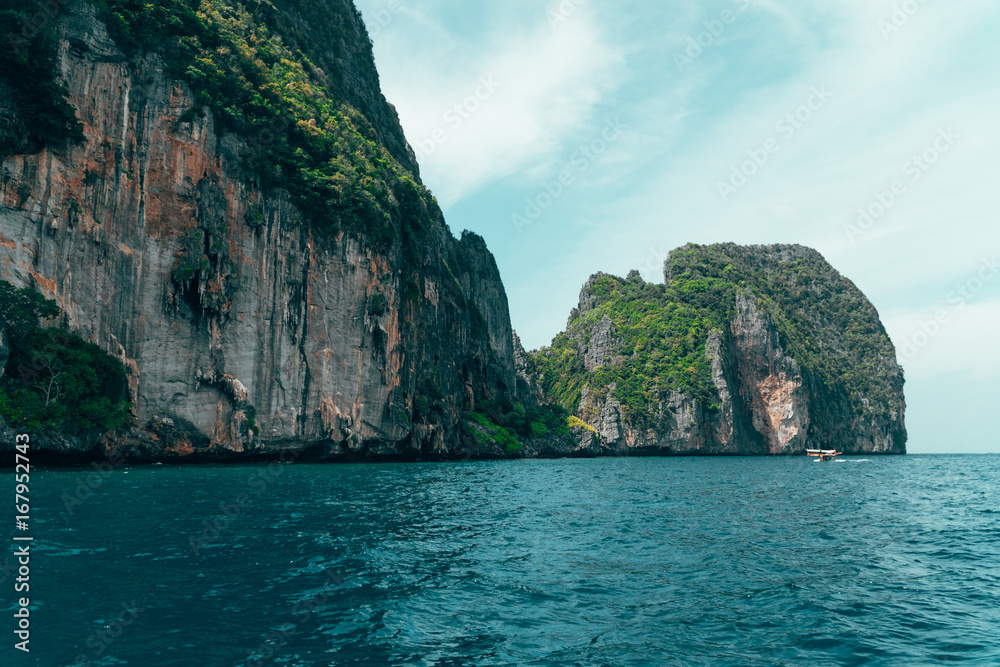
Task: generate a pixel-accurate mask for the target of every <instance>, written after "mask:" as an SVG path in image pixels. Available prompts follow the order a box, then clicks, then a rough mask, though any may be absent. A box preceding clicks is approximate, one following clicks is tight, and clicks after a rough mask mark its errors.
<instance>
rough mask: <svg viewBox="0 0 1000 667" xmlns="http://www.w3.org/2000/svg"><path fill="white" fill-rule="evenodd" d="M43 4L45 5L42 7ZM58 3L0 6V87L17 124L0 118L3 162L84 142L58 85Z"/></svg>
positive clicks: (0, 1) (5, 1) (31, 0)
mask: <svg viewBox="0 0 1000 667" xmlns="http://www.w3.org/2000/svg"><path fill="white" fill-rule="evenodd" d="M43 4H44V5H45V6H44V7H43ZM58 9H59V4H58V3H56V2H50V3H42V2H39V1H37V0H22V1H18V2H14V1H12V0H0V26H2V31H0V35H2V36H0V81H2V82H3V83H5V84H6V85H7V87H8V88H9V90H10V99H8V100H3V101H0V104H4V105H9V106H10V107H11V108H12V109H14V110H16V114H17V117H18V120H19V122H15V121H14V120H13V119H11V118H6V119H5V118H0V157H2V156H5V155H10V154H12V153H17V152H24V151H34V150H38V149H40V148H41V147H42V146H45V145H48V144H62V143H64V142H66V141H79V140H82V139H83V126H82V125H81V124H80V122H79V121H78V120H77V118H76V113H75V110H74V109H73V105H71V104H70V103H69V102H68V101H67V100H66V95H67V91H66V87H65V86H64V85H62V83H61V82H60V81H59V80H58V67H57V66H56V55H57V40H56V36H55V32H54V27H55V16H56V12H57V11H58Z"/></svg>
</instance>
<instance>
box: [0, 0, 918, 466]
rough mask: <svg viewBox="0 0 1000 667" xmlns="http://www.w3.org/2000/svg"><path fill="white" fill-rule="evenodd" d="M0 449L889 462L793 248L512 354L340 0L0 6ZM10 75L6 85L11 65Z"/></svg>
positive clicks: (476, 260)
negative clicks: (838, 454)
mask: <svg viewBox="0 0 1000 667" xmlns="http://www.w3.org/2000/svg"><path fill="white" fill-rule="evenodd" d="M4 7H6V9H3V10H2V11H0V18H2V20H3V21H4V25H5V26H6V25H10V26H20V31H17V30H12V31H11V32H10V34H9V35H8V37H9V39H8V40H7V42H5V43H4V44H3V45H2V47H0V64H3V65H4V67H3V68H2V69H0V158H2V166H0V318H2V321H0V329H2V330H3V335H2V336H0V361H3V363H0V370H3V376H2V377H0V420H2V421H0V448H10V447H12V446H13V442H14V439H13V433H14V432H17V431H21V430H29V431H30V432H31V433H32V437H33V442H34V446H35V448H36V451H38V452H45V453H47V454H48V456H49V460H52V461H56V462H60V461H66V462H72V461H77V460H80V459H87V458H96V457H108V456H113V457H121V458H124V459H131V460H140V461H142V460H177V461H199V460H246V459H252V458H266V457H273V456H274V455H275V454H276V453H278V452H283V451H288V450H293V451H295V452H297V453H298V455H301V456H304V457H308V458H312V459H321V460H341V459H350V460H379V459H416V458H421V459H451V458H468V457H520V456H569V455H579V456H598V455H627V454H646V455H649V454H794V453H801V452H802V451H804V449H805V448H806V447H812V446H827V445H829V446H836V447H838V448H840V449H843V450H844V451H846V452H848V453H852V452H871V453H903V452H904V451H905V442H906V431H905V426H904V410H905V403H904V399H903V393H902V385H903V377H902V372H901V369H900V368H899V366H898V365H897V364H896V360H895V352H894V349H893V346H892V343H891V342H890V340H889V338H888V336H887V335H886V333H885V330H884V329H883V327H882V325H881V323H880V322H879V318H878V314H877V312H876V311H875V309H874V307H873V306H872V305H871V304H870V303H869V302H868V300H867V299H865V297H864V296H863V295H862V294H861V292H860V291H859V290H858V289H857V288H856V287H855V286H854V285H853V284H852V283H850V281H848V280H846V279H845V278H843V277H842V276H840V275H839V274H838V273H837V272H836V271H835V270H834V269H833V268H832V267H830V266H829V264H827V263H826V262H825V261H824V260H823V259H822V257H820V256H819V254H818V253H816V252H815V251H812V250H809V249H806V248H803V247H800V246H766V247H739V246H734V245H719V246H707V247H703V246H687V247H685V248H682V249H680V250H677V251H675V252H674V253H672V254H671V256H670V258H669V260H668V261H667V266H666V270H665V283H664V284H650V283H645V282H643V281H642V280H641V278H639V277H638V274H637V273H633V274H630V275H629V276H628V277H626V278H624V279H622V278H615V277H613V276H608V275H605V274H596V275H595V276H593V277H592V278H591V279H590V280H589V281H588V282H587V284H586V285H585V286H584V288H583V290H582V292H581V296H580V303H579V305H578V307H577V308H576V309H574V310H573V312H572V314H571V316H570V319H569V323H568V326H567V330H566V331H565V332H564V333H562V334H560V335H559V336H557V337H556V339H555V340H554V341H553V343H552V345H551V346H549V347H547V348H544V349H542V350H539V351H536V352H531V353H528V352H526V351H524V350H523V349H522V348H521V346H520V343H519V342H518V341H517V339H516V336H515V335H514V333H513V331H512V329H511V322H510V316H509V311H508V304H507V297H506V294H505V291H504V286H503V283H502V282H501V279H500V275H499V272H498V270H497V266H496V263H495V261H494V259H493V257H492V255H491V254H490V252H489V250H488V249H487V247H486V244H485V243H484V241H483V239H482V238H480V237H479V236H477V235H476V234H473V233H469V232H465V233H463V234H462V235H461V238H455V237H454V236H453V235H452V234H451V232H450V231H449V229H448V227H447V225H446V223H445V221H444V218H443V216H442V214H441V211H440V209H439V208H438V205H437V202H436V201H435V199H434V197H433V196H432V195H431V194H430V193H429V192H428V191H427V190H426V189H425V188H424V186H423V185H422V183H421V181H420V175H419V168H418V165H417V163H416V160H415V158H414V154H413V151H412V150H411V149H410V147H409V145H408V144H407V142H406V139H405V137H404V136H403V132H402V130H401V128H400V126H399V123H398V120H397V117H396V113H395V110H394V109H393V107H392V106H391V105H390V104H389V103H388V102H387V101H386V100H385V99H384V97H383V96H382V94H381V91H380V88H379V83H378V74H377V72H376V70H375V65H374V61H373V58H372V51H371V42H370V40H369V38H368V34H367V32H366V30H365V27H364V25H363V23H362V21H361V18H360V15H359V14H358V12H357V10H356V9H355V7H354V6H353V3H352V2H351V0H323V1H321V2H308V3H307V2H299V1H297V0H275V2H274V3H273V4H272V3H270V2H263V3H257V4H256V5H252V4H244V3H241V2H237V1H235V0H205V1H203V2H202V3H201V4H200V5H198V6H193V5H191V3H183V2H178V1H172V2H165V3H157V4H155V5H153V4H141V3H133V2H124V1H115V0H99V1H97V2H86V1H85V0H64V1H62V2H57V3H41V2H26V3H20V4H18V5H17V6H16V7H12V6H8V5H4ZM23 73H28V76H25V75H23Z"/></svg>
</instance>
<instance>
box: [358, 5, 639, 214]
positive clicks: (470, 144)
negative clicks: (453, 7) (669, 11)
mask: <svg viewBox="0 0 1000 667" xmlns="http://www.w3.org/2000/svg"><path fill="white" fill-rule="evenodd" d="M505 9H506V11H505V12H504V14H505V15H504V16H501V17H499V18H498V17H497V16H492V17H491V18H490V25H491V26H493V27H491V28H487V29H486V30H485V32H480V33H476V34H475V38H474V39H471V40H470V39H469V38H468V35H465V34H462V33H461V32H460V30H459V29H458V28H449V27H446V26H444V25H442V24H441V23H439V22H435V20H434V19H433V18H432V17H431V16H429V15H427V14H422V13H420V12H419V11H418V10H408V12H407V16H405V17H400V18H399V19H398V20H397V21H395V22H394V23H392V24H390V25H389V26H388V27H387V28H386V29H385V30H382V31H381V32H380V34H379V36H378V37H377V38H376V40H375V51H376V58H377V60H378V62H379V65H380V71H381V72H382V84H383V85H382V87H383V91H384V93H385V95H386V97H387V98H388V99H390V100H391V101H392V102H393V104H394V105H395V106H396V108H397V110H398V112H399V115H400V121H401V123H402V125H403V129H404V131H405V132H406V136H407V139H408V140H409V142H410V144H411V145H412V146H413V147H414V149H415V150H416V152H417V154H418V159H419V162H420V165H421V173H422V176H423V179H424V181H425V182H426V183H427V184H428V185H429V186H430V187H431V188H432V189H433V190H434V192H435V194H436V195H437V197H438V200H439V201H440V202H441V203H442V205H443V206H445V207H447V206H448V205H450V204H452V203H454V202H456V201H458V200H460V199H462V198H463V197H465V196H467V195H469V194H470V193H472V192H474V191H476V190H477V189H479V188H481V187H483V186H484V185H485V184H487V183H490V182H492V181H496V180H497V179H501V178H504V177H507V176H510V175H512V174H517V173H519V172H521V171H523V170H530V169H533V170H538V169H539V168H540V166H541V165H543V164H544V163H546V162H551V161H553V160H554V157H553V156H555V155H558V154H559V153H560V151H561V150H562V149H563V148H564V144H565V143H566V142H567V141H568V140H569V138H570V137H571V136H572V135H573V133H574V132H576V131H577V130H579V129H580V128H581V127H584V126H585V125H586V124H587V123H588V122H589V121H590V120H591V118H592V116H593V114H594V110H595V107H597V105H598V104H600V103H601V101H602V99H603V98H604V97H605V95H607V93H608V92H609V91H612V90H614V88H615V87H616V85H617V82H618V80H619V77H621V76H622V74H623V69H624V56H623V54H622V52H621V51H620V50H618V49H616V48H615V47H614V46H612V45H610V44H609V43H608V42H607V41H606V38H605V36H604V35H603V34H602V32H601V30H600V27H599V25H598V22H597V20H596V19H595V16H594V14H593V12H592V11H591V10H590V9H589V7H587V6H586V5H582V6H579V7H577V8H576V9H575V11H573V12H571V13H569V14H568V15H567V16H566V17H565V19H564V20H561V21H559V22H557V23H555V24H551V22H550V20H549V18H548V17H547V16H546V12H544V11H537V10H536V11H534V12H525V11H523V10H522V9H521V8H520V7H519V6H517V5H516V4H512V5H511V6H509V7H508V8H505ZM494 11H501V10H500V9H495V10H494ZM512 15H514V16H517V17H521V16H523V18H521V19H520V22H519V23H517V25H516V26H514V27H512V25H511V22H517V20H516V19H515V18H514V16H512ZM413 26H420V27H421V29H420V30H414V29H411V28H412V27H413ZM479 27H480V28H481V27H482V26H481V24H480V26H479Z"/></svg>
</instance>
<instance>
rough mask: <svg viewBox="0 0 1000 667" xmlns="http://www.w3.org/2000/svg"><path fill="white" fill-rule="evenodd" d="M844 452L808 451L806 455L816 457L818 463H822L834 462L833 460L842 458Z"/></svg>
mask: <svg viewBox="0 0 1000 667" xmlns="http://www.w3.org/2000/svg"><path fill="white" fill-rule="evenodd" d="M843 453H844V452H838V451H837V450H836V449H807V450H806V454H808V455H809V456H815V457H816V462H817V463H819V462H820V461H832V460H833V459H835V458H837V457H838V456H841V455H842V454H843Z"/></svg>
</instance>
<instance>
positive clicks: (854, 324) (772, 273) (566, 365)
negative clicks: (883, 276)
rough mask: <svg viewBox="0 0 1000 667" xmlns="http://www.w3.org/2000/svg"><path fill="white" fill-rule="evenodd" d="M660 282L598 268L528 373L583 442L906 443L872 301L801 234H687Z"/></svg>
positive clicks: (621, 448)
mask: <svg viewBox="0 0 1000 667" xmlns="http://www.w3.org/2000/svg"><path fill="white" fill-rule="evenodd" d="M666 279H667V281H666V283H665V284H664V285H653V284H647V283H644V282H643V281H642V279H641V278H639V276H638V274H637V273H635V272H633V273H632V274H630V275H629V276H628V278H626V279H624V280H623V279H620V278H615V277H614V276H608V275H605V274H596V275H595V276H593V277H591V279H590V280H588V281H587V283H586V284H585V285H584V287H583V289H582V290H581V293H580V303H579V305H578V307H577V308H576V309H574V311H573V312H572V314H571V316H570V321H569V324H568V328H567V331H566V332H565V333H563V334H560V335H559V336H557V337H556V339H555V340H554V341H553V344H552V346H550V347H548V348H543V349H542V350H541V351H539V352H537V353H535V354H534V355H533V360H532V362H533V363H532V367H533V372H534V379H535V380H536V381H538V383H539V384H540V385H541V387H542V388H543V391H544V393H545V395H546V397H547V399H548V400H554V401H557V402H560V403H562V404H563V405H564V406H565V407H566V408H568V409H570V410H572V411H573V412H575V414H576V415H578V416H579V417H580V418H582V419H583V420H584V421H585V422H587V423H588V424H590V425H591V426H592V427H593V428H594V432H589V431H579V432H578V433H577V436H578V438H577V439H578V442H579V447H580V448H582V449H583V450H586V451H587V452H590V453H593V454H792V453H802V452H803V451H804V450H805V449H807V448H817V447H820V448H837V449H840V450H842V451H845V452H848V453H893V454H897V453H904V452H905V451H906V450H905V443H906V430H905V425H904V411H905V401H904V398H903V390H902V387H903V376H902V370H901V369H900V368H899V366H898V365H897V363H896V360H895V352H894V349H893V347H892V343H891V342H890V341H889V338H888V336H887V335H886V333H885V330H884V329H883V327H882V325H881V323H880V322H879V319H878V313H877V312H876V311H875V309H874V308H873V307H872V305H871V303H870V302H868V300H867V299H866V298H865V297H864V295H862V294H861V292H860V291H859V290H858V289H857V288H856V287H855V286H854V285H853V284H852V283H850V281H848V280H846V279H845V278H843V277H842V276H840V274H838V273H837V272H836V271H835V270H834V269H833V268H832V267H830V265H829V264H828V263H826V261H825V260H823V258H822V257H821V256H820V255H819V253H817V252H815V251H813V250H810V249H808V248H803V247H801V246H751V247H740V246H735V245H732V244H725V245H717V246H686V247H684V248H681V249H679V250H677V251H674V252H673V253H671V256H670V258H669V259H668V260H667V264H666Z"/></svg>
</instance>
